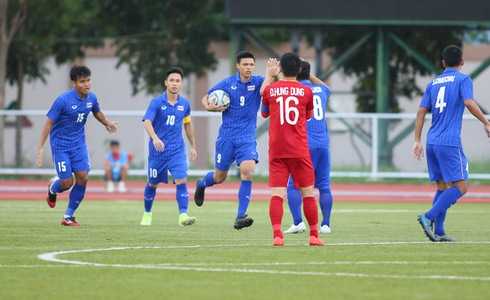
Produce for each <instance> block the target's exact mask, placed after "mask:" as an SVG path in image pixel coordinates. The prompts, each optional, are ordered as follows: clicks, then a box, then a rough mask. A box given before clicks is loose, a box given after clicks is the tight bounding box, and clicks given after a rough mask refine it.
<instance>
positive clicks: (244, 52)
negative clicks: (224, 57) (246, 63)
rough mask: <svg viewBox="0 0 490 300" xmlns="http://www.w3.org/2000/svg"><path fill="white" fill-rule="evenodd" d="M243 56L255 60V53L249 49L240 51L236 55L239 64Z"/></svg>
mask: <svg viewBox="0 0 490 300" xmlns="http://www.w3.org/2000/svg"><path fill="white" fill-rule="evenodd" d="M242 58H251V59H253V60H254V61H255V55H253V54H252V52H249V51H240V52H238V54H237V55H236V63H237V64H239V63H240V61H241V60H242Z"/></svg>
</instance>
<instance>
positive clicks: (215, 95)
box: [208, 90, 230, 107]
mask: <svg viewBox="0 0 490 300" xmlns="http://www.w3.org/2000/svg"><path fill="white" fill-rule="evenodd" d="M208 103H209V104H211V103H213V104H214V105H216V106H219V107H227V106H228V105H230V96H229V95H228V93H226V92H225V91H223V90H216V91H213V92H212V93H211V94H209V96H208Z"/></svg>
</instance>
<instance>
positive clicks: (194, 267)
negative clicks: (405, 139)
mask: <svg viewBox="0 0 490 300" xmlns="http://www.w3.org/2000/svg"><path fill="white" fill-rule="evenodd" d="M489 243H490V242H486V243H485V244H489ZM376 244H379V243H376ZM381 244H383V245H385V244H387V243H381ZM390 244H393V243H390ZM343 245H345V244H343ZM239 246H243V245H209V246H200V245H191V246H161V247H159V246H149V247H144V246H141V247H112V248H102V249H82V250H68V251H57V252H49V253H42V254H39V255H38V258H39V259H41V260H43V261H48V262H55V263H63V264H68V265H78V266H90V267H102V268H128V269H158V270H175V271H194V272H226V273H228V272H232V273H257V274H271V275H300V276H331V277H356V278H382V279H422V280H456V281H485V282H490V277H489V276H459V275H439V274H437V275H403V274H402V275H395V274H369V273H350V272H314V271H288V270H270V269H269V270H267V269H249V268H219V267H210V266H211V265H213V264H211V263H208V264H135V265H125V264H103V263H94V262H85V261H78V260H67V259H60V258H58V256H59V255H64V254H75V253H91V252H101V251H116V250H137V249H179V248H212V247H214V248H221V247H239ZM429 263H434V264H437V263H438V262H428V261H415V262H409V261H379V262H376V261H332V262H306V263H301V262H284V263H235V264H233V263H229V264H220V265H223V266H252V265H256V266H280V265H320V264H337V265H349V264H351V265H352V264H357V265H362V264H364V265H381V264H396V265H409V264H429ZM439 263H443V262H439ZM481 263H485V264H488V263H489V262H482V261H468V262H465V261H453V264H467V265H469V264H481ZM39 266H42V265H39Z"/></svg>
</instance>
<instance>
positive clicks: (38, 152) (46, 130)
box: [36, 118, 53, 167]
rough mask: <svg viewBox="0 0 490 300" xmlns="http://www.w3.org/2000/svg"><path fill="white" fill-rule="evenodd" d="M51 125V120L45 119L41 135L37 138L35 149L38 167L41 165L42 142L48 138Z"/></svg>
mask: <svg viewBox="0 0 490 300" xmlns="http://www.w3.org/2000/svg"><path fill="white" fill-rule="evenodd" d="M51 127H53V121H51V119H49V118H48V119H47V120H46V123H44V126H43V129H42V130H41V137H40V138H39V143H38V144H37V149H36V165H37V166H38V167H42V165H43V151H44V144H45V143H46V140H47V139H48V135H49V133H50V132H51Z"/></svg>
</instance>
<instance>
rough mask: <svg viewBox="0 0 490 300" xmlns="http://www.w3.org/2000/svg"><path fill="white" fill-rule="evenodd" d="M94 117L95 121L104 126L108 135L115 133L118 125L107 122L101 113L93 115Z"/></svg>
mask: <svg viewBox="0 0 490 300" xmlns="http://www.w3.org/2000/svg"><path fill="white" fill-rule="evenodd" d="M94 117H95V118H96V119H97V121H99V122H100V123H101V124H102V125H104V127H105V129H106V130H107V131H108V132H109V133H114V132H116V131H117V127H118V123H117V122H114V121H111V120H109V119H108V118H107V117H106V115H105V114H104V113H103V112H101V111H99V112H96V113H94Z"/></svg>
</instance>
